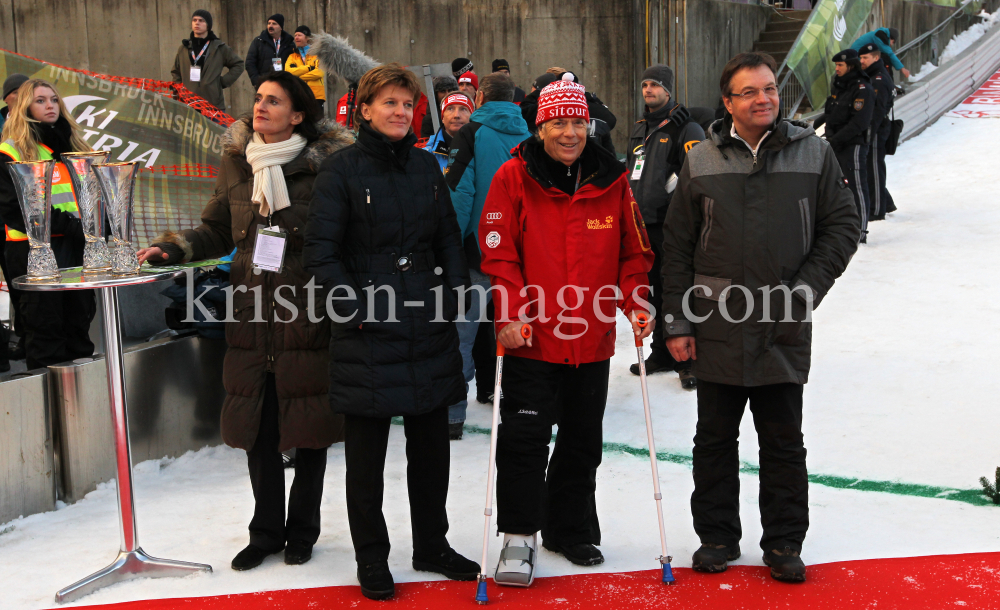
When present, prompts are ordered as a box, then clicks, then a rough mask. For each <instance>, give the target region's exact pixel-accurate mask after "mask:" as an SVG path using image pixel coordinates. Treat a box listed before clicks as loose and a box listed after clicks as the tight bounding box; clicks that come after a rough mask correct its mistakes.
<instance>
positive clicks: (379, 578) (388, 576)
mask: <svg viewBox="0 0 1000 610" xmlns="http://www.w3.org/2000/svg"><path fill="white" fill-rule="evenodd" d="M358 582H359V583H360V584H361V594H362V595H364V596H365V597H367V598H368V599H374V600H383V599H389V598H390V597H392V596H393V595H394V594H395V593H396V583H394V582H393V580H392V572H390V571H389V562H388V561H376V562H375V563H370V564H368V565H364V566H363V565H360V564H359V565H358Z"/></svg>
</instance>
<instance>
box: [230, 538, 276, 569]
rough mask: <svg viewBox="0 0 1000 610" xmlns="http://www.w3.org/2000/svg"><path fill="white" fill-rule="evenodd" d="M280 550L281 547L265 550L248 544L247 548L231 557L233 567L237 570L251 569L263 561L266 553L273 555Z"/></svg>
mask: <svg viewBox="0 0 1000 610" xmlns="http://www.w3.org/2000/svg"><path fill="white" fill-rule="evenodd" d="M280 550H281V549H278V550H277V551H265V550H264V549H262V548H260V547H257V546H254V545H252V544H248V545H247V548H245V549H243V550H242V551H240V552H239V553H237V554H236V557H234V558H233V564H232V565H233V569H234V570H236V571H237V572H244V571H246V570H252V569H254V568H256V567H257V566H259V565H260V564H262V563H264V558H265V557H267V556H268V555H274V554H275V553H277V552H279V551H280Z"/></svg>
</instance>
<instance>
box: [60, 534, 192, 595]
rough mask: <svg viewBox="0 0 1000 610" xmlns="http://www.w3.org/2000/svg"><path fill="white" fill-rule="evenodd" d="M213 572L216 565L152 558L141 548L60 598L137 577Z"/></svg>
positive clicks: (61, 592) (80, 582) (119, 557)
mask: <svg viewBox="0 0 1000 610" xmlns="http://www.w3.org/2000/svg"><path fill="white" fill-rule="evenodd" d="M211 571H212V566H209V565H205V564H202V563H188V562H186V561H174V560H172V559H157V558H156V557H150V556H149V555H147V554H146V552H145V551H143V550H142V549H141V548H138V549H136V550H134V551H132V552H130V553H129V552H125V551H119V553H118V559H115V561H114V563H112V564H111V565H109V566H108V567H106V568H104V569H103V570H100V571H97V572H94V573H93V574H91V575H90V576H88V577H86V578H84V579H83V580H81V581H79V582H75V583H73V584H71V585H70V586H68V587H66V588H65V589H63V590H62V591H59V592H58V593H56V601H57V602H59V603H60V604H63V603H67V602H71V601H75V600H78V599H80V598H81V597H83V596H85V595H90V594H91V593H93V592H94V591H97V590H98V589H101V588H103V587H107V586H109V585H113V584H115V583H119V582H124V581H126V580H131V579H133V578H169V577H174V576H187V575H188V574H192V573H194V572H211Z"/></svg>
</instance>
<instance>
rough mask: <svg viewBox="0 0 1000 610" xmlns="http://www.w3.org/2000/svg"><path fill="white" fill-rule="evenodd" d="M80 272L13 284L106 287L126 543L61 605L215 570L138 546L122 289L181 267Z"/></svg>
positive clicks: (64, 594)
mask: <svg viewBox="0 0 1000 610" xmlns="http://www.w3.org/2000/svg"><path fill="white" fill-rule="evenodd" d="M79 273H80V272H79V271H76V272H75V273H74V272H70V271H69V270H64V271H62V272H61V278H60V279H57V280H55V281H52V282H47V283H39V282H29V281H27V278H25V277H23V276H22V277H19V278H17V279H15V280H14V281H13V282H12V285H13V286H14V287H15V288H20V289H21V290H38V291H58V290H74V289H83V288H97V289H99V290H100V291H101V314H102V315H103V317H104V353H105V357H104V358H105V364H106V365H107V368H108V399H109V402H110V406H111V423H112V426H113V427H114V438H115V474H116V479H117V483H118V484H117V486H116V487H117V490H118V524H119V534H120V539H121V546H120V547H119V552H118V558H117V559H116V560H115V561H114V563H112V564H111V565H109V566H108V567H106V568H104V569H103V570H100V571H98V572H95V573H93V574H91V575H90V576H88V577H86V578H84V579H83V580H80V581H78V582H76V583H74V584H72V585H70V586H68V587H66V588H65V589H63V590H61V591H59V592H58V593H56V601H57V602H59V603H64V602H71V601H74V600H77V599H80V598H81V597H83V596H85V595H88V594H90V593H93V592H94V591H96V590H98V589H100V588H102V587H107V586H108V585H113V584H115V583H119V582H122V581H125V580H130V579H132V578H162V577H168V576H186V575H188V574H191V573H194V572H211V571H212V566H209V565H204V564H200V563H187V562H183V561H172V560H169V559H156V558H154V557H150V556H149V555H147V554H146V552H145V551H143V550H142V548H141V547H140V546H139V535H138V532H137V530H136V521H135V497H134V495H133V489H132V451H131V447H130V445H129V437H128V410H127V408H126V396H125V364H124V359H123V357H122V340H121V322H120V319H119V311H118V288H119V287H120V286H128V285H133V284H145V283H148V282H156V281H164V280H169V279H173V278H175V277H178V276H180V275H182V274H183V272H181V271H164V272H160V273H140V274H136V275H134V276H130V277H114V276H98V277H96V278H87V277H83V276H81V275H78V274H79Z"/></svg>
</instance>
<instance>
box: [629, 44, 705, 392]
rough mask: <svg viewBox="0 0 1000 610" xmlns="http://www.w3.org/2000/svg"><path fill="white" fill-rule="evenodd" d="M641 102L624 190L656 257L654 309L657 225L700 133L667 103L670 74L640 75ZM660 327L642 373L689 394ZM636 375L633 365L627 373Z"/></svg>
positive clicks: (653, 274)
mask: <svg viewBox="0 0 1000 610" xmlns="http://www.w3.org/2000/svg"><path fill="white" fill-rule="evenodd" d="M641 86H642V97H643V99H644V100H645V101H646V112H645V113H644V114H643V118H642V120H640V121H637V122H636V124H635V127H633V128H632V135H631V136H630V137H629V145H628V151H629V152H628V160H627V163H628V170H629V184H630V185H631V186H632V193H633V194H634V195H635V200H636V202H637V203H638V204H639V211H640V212H641V213H642V218H643V220H644V221H645V224H646V232H647V233H648V234H649V243H650V245H651V246H652V248H653V254H654V256H655V257H656V258H655V259H654V260H653V268H652V269H650V270H649V284H650V286H651V287H652V296H651V297H650V298H651V299H652V300H653V302H654V303H659V302H660V299H661V298H662V297H661V293H662V290H663V279H662V276H661V274H660V264H661V262H662V260H663V219H664V218H665V217H666V215H667V205H668V204H669V203H670V197H671V195H672V194H673V191H674V185H675V184H676V183H677V174H678V173H680V171H681V166H682V165H684V159H685V158H686V157H687V151H688V150H690V149H691V147H692V146H694V145H695V144H697V143H698V142H701V141H702V140H704V139H705V131H704V130H703V129H702V128H701V126H700V125H698V123H696V122H694V121H692V120H691V115H690V114H689V113H688V110H687V108H685V107H684V106H682V105H680V104H678V103H677V102H675V101H674V100H673V99H671V90H672V89H673V87H674V73H673V71H672V70H671V69H670V68H669V67H667V66H665V65H663V64H656V65H653V66H650V67H649V68H646V71H645V72H643V74H642V85H641ZM665 326H666V325H665V323H664V322H663V320H660V321H659V322H658V323H657V324H656V327H655V328H654V329H653V335H652V337H653V346H652V348H651V349H650V354H649V358H647V359H646V372H647V373H656V372H658V371H673V370H676V371H677V372H678V373H679V374H680V379H681V387H683V388H685V389H688V390H691V389H694V388H695V386H696V385H697V380H696V379H695V378H694V375H692V374H691V361H690V360H687V361H684V362H681V363H678V362H677V361H676V360H674V358H673V356H671V355H670V352H669V351H668V350H667V346H666V343H665V342H664V339H663V328H665ZM630 370H631V371H632V373H633V374H635V375H638V374H639V364H638V363H636V364H633V365H632V367H631V368H630Z"/></svg>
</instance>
